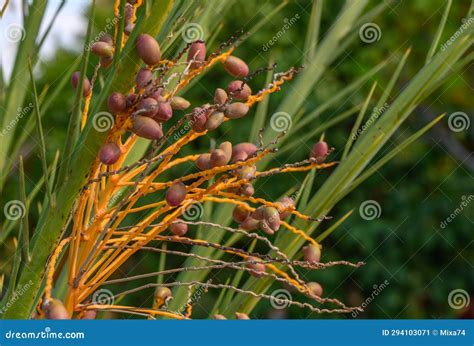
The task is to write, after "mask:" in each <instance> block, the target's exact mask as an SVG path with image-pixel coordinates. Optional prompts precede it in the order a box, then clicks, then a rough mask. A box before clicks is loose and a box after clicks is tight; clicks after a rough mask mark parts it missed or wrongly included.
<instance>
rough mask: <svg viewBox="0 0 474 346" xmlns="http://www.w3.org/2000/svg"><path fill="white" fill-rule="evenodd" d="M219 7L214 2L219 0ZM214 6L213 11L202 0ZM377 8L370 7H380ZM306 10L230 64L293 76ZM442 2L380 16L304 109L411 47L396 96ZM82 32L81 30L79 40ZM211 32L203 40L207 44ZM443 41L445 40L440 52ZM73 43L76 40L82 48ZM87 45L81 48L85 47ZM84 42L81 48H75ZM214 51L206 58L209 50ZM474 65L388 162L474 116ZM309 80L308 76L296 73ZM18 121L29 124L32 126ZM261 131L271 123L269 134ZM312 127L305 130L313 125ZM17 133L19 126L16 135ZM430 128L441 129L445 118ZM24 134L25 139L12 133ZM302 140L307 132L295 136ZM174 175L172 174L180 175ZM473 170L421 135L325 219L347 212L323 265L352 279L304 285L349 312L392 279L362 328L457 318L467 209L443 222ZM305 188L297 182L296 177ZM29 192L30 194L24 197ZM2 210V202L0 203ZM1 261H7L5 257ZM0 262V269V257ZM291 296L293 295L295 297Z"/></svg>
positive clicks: (467, 267) (362, 93) (466, 274)
mask: <svg viewBox="0 0 474 346" xmlns="http://www.w3.org/2000/svg"><path fill="white" fill-rule="evenodd" d="M214 1H218V0H214ZM209 2H210V3H211V5H210V6H212V2H213V1H209ZM375 3H376V2H373V5H375ZM279 4H280V1H265V2H263V1H241V2H237V3H236V4H235V5H234V6H233V8H232V10H231V11H229V12H228V13H226V15H225V16H224V17H223V18H222V24H223V25H222V28H221V29H220V32H219V33H218V39H217V42H222V41H225V40H227V39H228V38H229V37H230V36H231V35H232V34H233V33H235V32H236V31H237V30H240V29H243V30H248V29H249V28H251V27H252V26H253V25H255V24H256V23H257V22H258V21H260V20H261V19H262V18H263V17H264V16H266V15H267V14H268V13H270V12H271V11H272V9H274V8H275V7H276V6H278V5H279ZM340 5H341V2H339V1H326V2H325V7H324V11H323V15H322V30H321V34H324V32H325V31H326V30H327V29H328V28H329V26H330V25H331V24H332V23H333V21H334V19H335V16H336V15H337V12H338V11H339V9H340ZM469 5H470V3H469V1H454V3H453V6H452V9H451V13H450V16H449V19H448V21H447V24H446V28H445V33H449V35H451V33H453V32H454V31H455V30H456V29H457V28H458V27H459V24H460V19H461V18H462V16H463V14H465V13H466V12H467V10H468V8H469ZM311 6H312V2H311V1H302V0H296V1H289V2H288V4H287V5H286V6H285V7H284V8H283V9H282V10H281V11H280V12H279V13H277V14H276V15H275V16H274V17H273V18H272V19H271V20H270V21H269V22H268V23H267V24H266V25H264V26H262V27H261V28H260V29H259V30H258V31H257V32H256V33H255V34H253V35H252V36H250V37H249V38H248V39H247V40H246V41H245V42H244V43H243V44H242V45H241V46H240V47H239V49H238V50H237V55H239V56H240V57H242V58H244V59H245V60H246V61H248V62H249V65H250V67H251V69H253V70H254V69H256V68H259V67H263V66H267V64H268V61H270V60H271V61H275V62H277V63H278V69H279V70H285V69H287V68H289V67H290V66H299V65H302V64H303V63H304V62H303V61H302V50H303V48H302V47H303V46H304V37H305V34H306V30H307V25H308V19H309V14H310V12H311ZM444 6H445V2H444V1H440V0H436V1H423V0H417V1H401V2H394V3H392V5H391V6H389V10H388V11H385V12H384V13H383V14H382V15H380V16H378V17H377V18H376V21H375V22H376V24H377V25H378V26H379V27H380V28H381V33H382V35H381V38H380V40H378V41H377V42H375V43H372V44H366V43H363V42H361V41H360V40H355V41H354V43H353V44H352V45H351V46H349V47H348V48H347V49H346V50H345V52H344V53H343V54H342V55H341V58H340V59H338V60H337V61H336V62H335V63H333V64H332V65H331V68H329V69H328V71H327V72H326V74H325V75H324V77H323V78H322V80H321V81H320V82H319V83H318V84H317V85H316V87H315V88H314V90H313V92H312V93H311V95H310V97H309V98H307V99H306V101H305V108H306V109H307V110H309V111H310V110H311V109H312V108H314V107H315V105H318V104H321V103H322V102H323V101H324V100H326V99H327V98H329V97H331V96H332V95H333V94H334V93H335V92H336V91H337V90H339V89H340V88H341V87H343V86H345V85H347V84H349V83H350V82H352V81H354V80H355V79H356V78H357V77H358V76H361V75H362V74H363V73H364V72H366V71H368V70H369V69H370V68H372V67H374V66H375V65H376V64H378V63H379V62H380V61H382V60H383V59H386V58H388V57H390V56H394V57H395V59H394V62H395V64H396V63H397V62H398V59H400V58H401V56H402V55H403V53H404V51H405V50H406V49H407V48H408V47H412V52H411V54H410V56H409V58H408V61H407V64H406V66H405V68H404V69H403V71H402V75H401V78H400V82H399V85H397V86H396V87H395V94H397V93H398V91H399V90H401V89H403V87H404V84H403V83H404V82H405V81H408V80H410V78H411V77H412V76H413V75H414V74H415V73H416V71H417V70H419V69H420V68H421V67H422V66H423V64H424V60H425V57H426V53H427V51H428V49H429V47H430V43H431V40H432V38H433V36H434V33H435V32H436V29H437V27H438V23H439V20H440V18H441V16H442V13H443V10H444ZM109 9H110V3H107V2H100V3H99V7H98V12H99V20H97V22H96V28H95V29H96V30H97V31H100V30H101V28H103V27H104V26H105V23H106V22H105V20H106V18H109V17H110V15H111V14H110V13H109ZM295 14H297V15H298V16H299V19H298V20H297V22H296V24H295V25H293V26H291V28H290V29H288V30H287V31H286V32H285V34H284V35H283V36H282V37H281V38H280V39H278V40H277V41H276V42H275V43H274V44H273V45H272V46H271V47H270V49H269V50H268V51H264V50H263V45H264V44H265V43H267V42H268V41H269V40H270V39H271V38H272V37H273V36H274V35H275V33H277V32H278V31H279V30H281V28H282V26H283V25H284V24H285V19H289V18H293V17H294V16H295ZM84 31H85V30H84ZM210 34H211V33H205V35H210ZM449 35H446V34H444V35H443V36H442V38H441V42H445V41H446V40H447V39H448V38H449ZM79 41H80V38H78V42H79ZM80 42H82V41H80ZM78 44H79V43H78ZM216 48H217V45H216V44H215V45H214V47H209V48H208V49H209V50H213V49H216ZM77 56H78V53H77V52H76V51H66V50H60V51H58V52H57V54H56V56H55V57H54V59H53V60H51V61H42V62H41V68H40V70H41V78H40V79H39V81H38V82H37V83H38V89H39V90H42V89H43V87H44V86H45V85H47V84H50V83H52V82H54V81H55V80H56V79H57V78H59V76H60V75H62V74H63V73H65V71H66V70H67V69H68V68H69V67H70V66H71V64H72V63H73V62H74V61H75V60H76V59H77ZM91 60H92V61H91V63H90V66H89V71H88V75H91V74H92V70H93V65H94V63H95V62H96V59H95V58H91ZM393 70H394V64H393V63H392V64H391V65H390V66H389V67H388V68H385V69H383V70H382V71H381V72H379V73H378V74H377V75H376V76H375V77H374V78H371V79H370V80H369V81H368V82H366V83H365V84H364V85H363V87H362V88H360V89H359V90H357V92H356V93H354V94H353V95H351V97H349V98H347V99H345V100H344V103H343V104H341V105H338V107H336V108H333V109H330V110H328V111H326V112H325V113H324V114H323V116H322V117H321V118H319V120H318V122H323V121H325V120H327V119H331V118H332V117H334V116H336V115H338V114H339V112H340V110H344V109H348V108H350V106H352V105H356V104H359V103H361V102H363V100H364V99H365V97H366V95H367V93H368V92H369V90H370V87H371V85H372V83H373V81H375V80H377V81H378V85H377V89H376V93H382V92H383V88H384V86H385V85H386V83H387V82H388V79H389V78H390V76H391V74H392V72H393ZM472 72H473V71H472V65H471V66H470V69H468V70H466V71H464V73H463V74H462V75H459V76H457V77H455V78H452V79H451V80H449V81H448V82H447V83H445V84H444V85H443V87H442V88H440V90H438V91H437V92H436V93H435V94H434V95H432V96H431V97H430V98H429V100H428V101H429V103H427V104H426V105H425V106H426V108H425V109H418V110H416V111H415V114H416V115H415V116H412V117H411V119H410V121H409V122H407V123H405V124H404V125H403V127H402V129H401V131H399V132H398V133H397V135H396V136H395V137H394V138H393V139H392V140H391V142H390V143H389V145H387V146H386V147H385V149H384V152H388V151H389V150H390V149H392V148H394V147H396V146H397V145H398V143H400V142H401V141H402V140H403V139H405V138H407V137H408V136H409V135H410V134H412V133H413V132H414V131H415V130H416V129H419V128H420V127H421V126H422V124H425V123H426V122H427V119H428V120H432V119H433V116H435V115H439V114H441V113H443V112H446V113H448V114H450V113H453V112H456V111H463V112H466V113H468V114H469V113H470V114H472V110H473V103H472V90H473V76H474V74H473V73H472ZM303 73H305V72H303ZM222 76H223V74H222V71H212V72H211V73H210V74H208V75H207V76H206V77H205V78H203V79H202V80H200V81H199V83H198V84H196V85H195V86H194V87H193V88H192V89H191V90H190V91H188V93H187V95H186V96H187V97H188V98H189V99H190V100H191V101H195V102H202V100H203V99H209V98H210V97H211V96H212V94H213V91H214V89H215V88H216V86H222V85H225V84H226V83H227V81H228V77H222ZM264 80H265V77H264V76H262V77H259V78H257V79H256V80H255V81H254V82H252V86H254V89H257V86H261V85H263V83H264ZM291 88H292V86H291V82H290V83H289V84H288V85H285V86H284V87H283V89H282V91H281V93H282V94H283V93H285V92H286V91H288V90H290V89H291ZM281 97H282V95H280V94H275V95H274V96H272V98H271V101H270V109H269V114H272V112H273V111H275V109H274V108H272V105H277V104H278V103H279V102H278V101H279V99H281ZM73 100H74V91H73V90H71V89H69V88H66V90H65V91H64V92H63V93H62V95H61V97H59V98H56V99H55V100H54V103H53V104H52V106H51V107H50V109H49V111H48V113H47V114H46V115H45V117H44V123H43V125H44V128H45V133H46V134H47V149H48V151H47V153H48V161H49V162H52V160H53V158H54V154H55V149H56V148H58V147H61V146H62V145H63V143H64V141H65V134H66V129H67V124H68V117H69V116H70V111H71V109H72V107H73ZM251 118H252V117H247V118H244V119H241V120H240V121H238V122H232V123H231V124H229V123H228V124H225V125H224V126H222V128H220V129H219V131H218V132H216V133H214V134H213V136H214V137H215V139H216V141H218V142H220V141H221V138H224V137H225V138H228V139H229V140H231V141H233V142H238V141H245V140H247V138H248V135H249V131H250V128H251V125H252V119H251ZM23 121H29V120H27V119H25V120H23ZM352 124H353V122H352V120H349V121H344V122H343V123H341V124H340V125H338V126H336V127H333V128H331V130H330V131H328V132H326V134H325V138H326V140H327V141H328V142H329V143H330V144H331V145H332V146H334V147H335V148H336V150H335V153H334V154H333V156H332V157H333V158H336V159H337V158H339V157H340V154H341V153H342V151H343V149H344V145H345V142H346V140H347V134H348V133H350V131H351V128H352ZM265 125H266V126H268V125H269V124H265ZM317 125H318V123H317V122H315V123H313V124H311V125H310V126H314V127H315V126H317ZM21 126H22V125H21V124H20V127H21ZM437 127H443V128H447V124H446V120H443V123H441V124H439V125H437ZM18 131H21V129H18ZM304 131H307V130H306V129H303V130H302V132H304ZM449 134H450V135H452V136H454V135H456V138H457V140H458V141H459V142H460V143H462V144H463V145H464V146H465V148H466V149H467V150H468V151H469V152H470V157H469V158H468V159H469V160H472V149H473V137H474V135H473V134H474V132H473V126H472V125H471V127H470V128H469V129H468V130H466V131H464V132H461V133H458V134H454V133H452V132H450V133H449ZM317 139H318V138H312V139H311V141H308V142H305V143H300V145H299V147H298V150H297V151H295V152H291V153H288V155H286V156H285V157H281V156H280V157H279V158H278V160H279V161H280V162H283V161H284V162H291V161H296V160H299V159H302V158H304V157H306V156H307V155H308V152H309V150H310V147H311V145H312V143H313V142H314V141H316V140H317ZM200 144H201V147H200V149H201V150H206V148H207V147H208V146H209V138H208V137H207V138H206V139H204V140H202V141H201V143H200ZM22 153H23V154H24V155H25V156H26V162H25V164H26V167H25V169H26V172H27V176H28V177H30V178H31V181H33V180H35V181H36V180H37V179H39V177H41V176H42V171H41V164H40V159H39V158H38V153H37V152H36V149H35V143H34V139H33V138H31V139H30V140H28V141H27V142H26V144H25V145H24V148H23V149H22ZM178 173H179V172H178ZM473 174H474V173H473V171H472V170H470V169H469V167H468V166H467V165H466V164H465V163H462V162H459V160H458V159H457V158H455V157H454V156H453V154H452V153H451V152H450V150H449V148H446V147H445V145H444V143H443V142H441V141H440V137H439V136H436V135H434V133H433V132H429V133H428V134H426V135H425V136H424V137H423V138H422V140H421V141H418V142H416V143H415V144H413V145H411V146H410V147H409V149H408V150H406V151H404V152H403V153H402V154H401V155H398V156H397V157H396V158H395V159H393V160H392V161H391V162H390V163H389V164H388V165H386V166H385V167H384V168H382V169H381V170H380V171H379V172H378V173H377V174H375V175H374V176H372V177H371V178H370V179H369V180H368V181H367V182H365V183H364V184H362V185H361V186H359V188H358V189H356V190H355V191H353V192H352V193H351V194H350V195H349V196H348V197H347V198H345V199H344V200H343V201H342V202H340V203H339V205H338V206H337V208H335V209H333V210H332V212H331V215H333V216H334V217H336V218H339V217H341V216H342V215H344V214H345V213H346V212H348V211H349V210H351V209H353V210H354V212H353V214H352V216H351V217H350V218H349V219H348V220H347V221H346V222H345V223H344V224H343V225H342V226H340V227H339V228H338V229H337V230H336V231H335V232H334V233H333V234H332V235H331V236H330V238H329V239H327V240H326V242H325V244H324V249H323V250H324V251H323V260H324V261H329V260H337V259H345V260H349V261H359V260H362V261H365V262H366V263H367V264H366V265H365V266H364V267H361V268H358V269H355V270H354V269H347V268H333V269H326V270H324V271H317V272H315V273H314V274H312V275H311V276H310V277H308V278H307V279H308V281H310V280H314V281H318V282H320V283H321V284H322V285H323V287H324V289H325V293H326V294H327V295H328V296H333V297H337V298H339V299H341V300H343V301H346V302H348V303H349V304H353V305H359V304H361V303H362V302H363V301H364V300H365V299H366V298H368V297H370V296H371V294H372V292H373V290H374V289H373V285H374V284H378V285H380V284H381V283H383V282H384V281H385V280H388V282H389V285H388V287H387V288H386V289H384V290H383V291H382V292H381V293H380V294H379V295H378V296H377V297H376V298H375V300H374V301H373V302H372V303H370V304H369V305H368V306H367V307H366V312H364V313H362V314H360V315H359V317H367V318H456V317H459V316H461V314H463V313H465V311H460V310H455V309H452V308H451V307H450V306H449V304H448V298H447V297H448V294H449V292H451V291H452V290H453V289H456V288H462V289H464V290H466V291H467V292H473V288H474V282H473V275H472V274H473V270H472V268H473V267H472V263H473V261H474V251H473V244H472V230H473V222H474V208H473V207H472V206H470V207H469V208H468V209H465V210H463V212H462V213H461V214H460V215H459V216H458V217H457V218H456V219H455V220H454V221H453V222H451V223H450V224H449V225H448V226H447V227H446V228H445V229H442V228H441V227H440V222H442V221H443V220H445V219H446V218H447V217H448V216H449V214H451V213H452V212H453V210H454V209H455V208H456V207H458V206H459V204H460V203H461V201H462V199H461V198H462V196H469V195H471V194H473V193H474V184H473ZM327 176H328V173H327V172H323V173H320V174H318V176H317V178H316V181H315V186H314V188H317V187H318V186H319V185H321V182H322V181H323V180H324V179H325V178H326V177H327ZM299 179H300V180H302V179H303V176H300V177H299ZM9 182H10V183H9V184H7V185H6V187H5V189H4V191H3V192H2V202H3V201H8V200H10V199H15V198H17V197H18V196H17V194H18V192H17V188H16V187H17V186H18V182H17V172H16V170H15V169H14V170H13V171H12V173H11V174H10V176H9ZM27 183H28V182H27ZM29 184H30V185H28V186H27V189H28V188H31V187H32V185H31V182H30V183H29ZM289 187H290V186H289V185H288V181H287V180H285V178H284V177H279V178H272V180H271V182H265V181H264V182H262V183H261V184H260V185H259V186H258V187H257V194H261V195H263V196H265V195H266V196H268V197H269V198H277V197H278V196H279V195H281V194H282V193H284V192H285V191H286V190H287V189H288V188H289ZM365 200H376V201H377V202H378V203H379V204H380V205H381V208H382V213H381V216H380V217H379V218H377V219H375V220H373V221H367V220H364V219H362V218H361V217H360V215H359V213H358V208H359V205H360V204H361V202H363V201H365ZM2 206H3V204H2ZM37 217H38V212H37V208H36V206H32V207H31V212H30V219H31V220H32V224H35V223H36V222H35V221H36V220H35V219H36V218H37ZM13 252H14V248H13V241H12V240H9V241H7V242H6V243H5V245H4V246H3V248H2V249H1V253H2V254H4V256H5V258H9V257H10V256H12V254H13ZM2 257H3V256H2ZM0 261H1V259H0ZM157 266H158V256H156V255H153V254H145V255H140V256H138V257H135V258H134V261H129V262H127V264H126V266H125V268H123V270H124V271H125V272H129V273H130V274H131V273H134V272H137V273H138V272H143V271H155V270H157ZM8 270H9V268H8V266H7V265H2V264H1V263H0V271H1V272H8ZM216 294H217V293H216V292H209V293H207V294H206V295H204V296H203V297H202V299H201V301H200V302H199V304H197V307H196V312H197V313H198V315H199V314H201V315H202V316H205V315H206V313H207V311H206V307H209V306H212V305H211V304H212V302H213V301H214V300H215V299H216ZM295 294H296V293H295ZM143 300H148V301H149V300H150V297H149V296H148V295H147V294H144V295H143V296H141V297H138V298H136V302H135V303H138V304H140V303H141V302H143ZM252 316H253V317H291V318H308V317H311V318H318V317H325V318H332V317H337V318H343V317H346V318H352V317H351V316H326V315H323V316H316V315H311V316H310V315H308V312H307V311H304V310H301V309H298V308H292V309H289V310H278V311H277V310H273V309H272V308H271V306H270V304H269V303H267V302H260V303H259V304H258V306H257V309H256V310H255V311H254V312H253V314H252Z"/></svg>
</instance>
